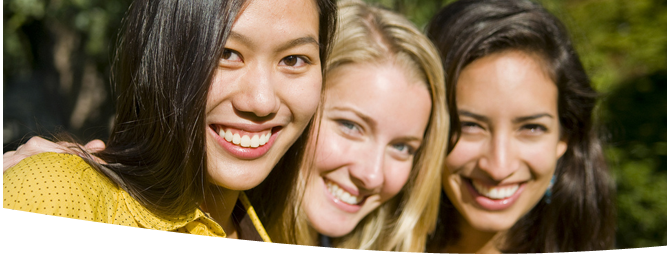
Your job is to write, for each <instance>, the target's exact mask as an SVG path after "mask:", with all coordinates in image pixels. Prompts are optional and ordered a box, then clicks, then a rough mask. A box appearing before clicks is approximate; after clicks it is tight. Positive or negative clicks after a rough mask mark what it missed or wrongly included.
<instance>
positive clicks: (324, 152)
mask: <svg viewBox="0 0 667 262" xmlns="http://www.w3.org/2000/svg"><path fill="white" fill-rule="evenodd" d="M332 128H334V126H333V124H332V123H324V122H323V123H322V126H321V132H320V134H319V137H318V141H317V149H316V151H315V166H316V169H317V170H318V171H319V172H320V173H328V172H329V171H332V170H335V169H336V168H338V167H340V166H341V164H342V163H343V162H345V158H346V157H349V154H347V152H348V151H349V150H348V148H349V147H350V141H347V140H346V139H344V138H342V137H341V136H340V135H338V134H336V133H335V132H334V131H333V130H331V129H332Z"/></svg>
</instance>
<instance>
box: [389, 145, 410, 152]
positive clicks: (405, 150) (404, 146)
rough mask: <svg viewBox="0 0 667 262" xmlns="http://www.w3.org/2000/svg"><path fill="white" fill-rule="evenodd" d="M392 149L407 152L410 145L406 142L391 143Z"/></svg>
mask: <svg viewBox="0 0 667 262" xmlns="http://www.w3.org/2000/svg"><path fill="white" fill-rule="evenodd" d="M393 147H394V149H396V150H398V151H400V152H406V153H407V152H408V151H409V150H410V147H409V146H408V145H406V144H395V145H393Z"/></svg>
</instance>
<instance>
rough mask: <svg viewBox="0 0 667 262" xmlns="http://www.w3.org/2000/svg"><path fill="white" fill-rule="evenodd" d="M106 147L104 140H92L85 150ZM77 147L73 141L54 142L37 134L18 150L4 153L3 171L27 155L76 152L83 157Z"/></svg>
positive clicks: (94, 151)
mask: <svg viewBox="0 0 667 262" xmlns="http://www.w3.org/2000/svg"><path fill="white" fill-rule="evenodd" d="M104 148H105V145H104V142H102V140H99V139H95V140H93V141H90V142H88V143H87V144H86V145H85V146H84V150H86V151H87V152H88V153H96V152H99V151H102V150H104ZM77 149H78V146H77V145H76V144H73V143H69V142H58V143H54V142H51V141H49V140H46V139H44V138H41V137H38V136H35V137H32V138H30V140H28V142H26V143H25V144H23V145H20V146H19V147H18V148H16V151H8V152H7V153H5V154H4V155H2V172H3V173H4V172H5V171H7V169H9V168H10V167H12V166H14V165H16V164H18V163H19V162H21V160H23V159H25V158H27V157H30V156H33V155H36V154H40V153H44V152H55V153H66V154H74V155H78V156H82V157H83V156H85V154H84V153H83V152H81V151H79V150H77ZM93 158H94V160H95V161H97V162H98V163H103V164H105V162H104V161H102V159H99V158H97V157H93Z"/></svg>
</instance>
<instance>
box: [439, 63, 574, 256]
mask: <svg viewBox="0 0 667 262" xmlns="http://www.w3.org/2000/svg"><path fill="white" fill-rule="evenodd" d="M456 88H458V89H457V95H456V99H457V107H458V110H459V117H460V118H461V125H462V133H461V137H460V140H459V141H458V143H457V144H456V146H455V147H454V149H453V151H452V152H451V153H450V154H449V156H448V157H447V159H446V165H447V167H448V169H449V170H450V171H451V174H448V175H445V176H444V177H443V188H444V190H445V193H446V194H447V196H448V197H449V199H450V200H451V201H452V203H453V204H454V206H455V207H456V208H457V210H458V211H459V215H460V216H461V218H462V219H461V220H460V221H462V223H461V227H460V231H461V234H462V237H461V240H460V241H459V242H458V243H457V244H456V245H454V246H450V247H447V250H446V251H447V252H454V253H498V252H499V251H498V249H497V241H498V240H499V239H500V238H501V237H502V235H503V234H504V233H505V232H506V231H507V230H508V229H509V228H510V227H512V226H513V225H514V224H515V223H516V222H517V220H519V219H520V218H521V217H522V216H523V215H525V214H526V213H528V212H529V211H530V210H531V209H532V208H533V207H534V206H535V205H536V204H537V203H538V201H539V200H540V199H541V198H542V197H543V195H544V193H545V191H546V190H547V187H548V186H549V184H550V180H551V178H552V177H553V173H554V171H555V168H556V163H557V160H558V159H559V158H560V157H561V156H562V155H563V154H564V153H565V151H566V149H567V142H566V141H564V140H563V139H561V135H560V123H559V116H558V104H557V101H558V93H557V91H558V90H557V87H556V85H555V84H554V82H553V81H552V80H551V78H550V77H549V76H548V74H547V73H546V71H545V70H544V68H543V63H542V61H541V59H540V58H539V57H538V56H535V55H532V54H526V53H524V52H520V51H507V52H502V53H498V54H492V55H489V56H486V57H483V58H480V59H477V60H475V61H473V62H472V63H471V64H469V65H468V66H466V67H465V68H464V69H463V70H462V72H461V75H460V78H459V80H458V83H457V86H456ZM473 183H478V184H481V185H483V186H484V187H487V188H488V189H490V188H494V187H496V188H508V187H512V186H516V185H519V189H518V190H517V191H516V193H514V195H513V196H510V197H508V198H504V200H495V201H496V202H495V203H498V202H502V201H506V200H507V199H511V198H514V202H509V203H511V204H510V205H505V206H503V205H500V207H501V208H500V209H497V208H495V209H494V208H489V206H485V205H483V202H481V201H485V200H489V199H490V198H488V197H486V196H484V195H480V194H478V193H477V192H478V191H479V190H476V189H473V187H472V186H471V185H472V184H473ZM508 194H510V193H508Z"/></svg>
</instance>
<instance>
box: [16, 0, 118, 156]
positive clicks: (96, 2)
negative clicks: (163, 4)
mask: <svg viewBox="0 0 667 262" xmlns="http://www.w3.org/2000/svg"><path fill="white" fill-rule="evenodd" d="M128 4H129V1H128V0H115V1H103V0H53V1H47V0H7V1H4V2H3V7H4V13H3V15H4V28H3V29H4V32H3V33H4V39H3V54H4V61H3V62H4V63H3V65H4V66H3V74H4V79H3V86H4V88H3V95H4V101H3V102H4V103H3V107H4V111H3V147H4V150H3V151H7V150H8V149H13V148H15V147H16V145H17V143H19V142H20V141H21V139H22V138H25V137H26V136H28V135H37V134H39V135H49V134H53V133H57V132H59V131H68V132H70V133H72V134H74V135H75V136H77V137H79V138H81V139H82V140H86V141H87V140H90V139H93V138H102V139H106V138H107V137H108V132H109V122H110V118H111V116H112V115H113V110H114V109H113V104H112V102H111V100H110V95H109V90H111V89H110V84H109V63H110V58H111V57H112V54H111V49H112V47H113V43H114V41H115V40H114V39H115V37H116V34H117V31H118V28H119V27H120V20H121V18H122V15H123V14H124V12H125V10H126V9H127V6H128Z"/></svg>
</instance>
